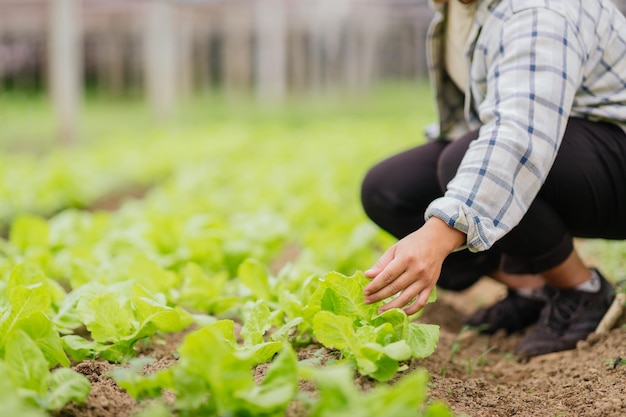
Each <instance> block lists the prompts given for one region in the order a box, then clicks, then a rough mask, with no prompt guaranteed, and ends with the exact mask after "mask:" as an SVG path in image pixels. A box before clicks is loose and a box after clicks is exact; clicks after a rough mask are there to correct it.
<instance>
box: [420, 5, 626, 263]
mask: <svg viewBox="0 0 626 417" xmlns="http://www.w3.org/2000/svg"><path fill="white" fill-rule="evenodd" d="M451 1H457V0H451ZM478 1H479V4H478V8H477V11H476V16H475V21H474V26H473V29H472V32H471V34H470V39H469V40H468V44H467V50H466V59H467V60H468V68H470V74H469V75H470V76H469V81H468V86H467V87H466V93H467V94H465V93H464V92H462V91H460V90H459V89H458V88H457V87H456V86H455V85H454V83H453V82H452V81H451V80H450V78H449V77H448V76H447V74H446V72H445V67H444V64H443V54H442V53H441V47H442V44H443V40H442V38H443V35H444V33H443V30H444V24H443V15H442V14H441V13H439V14H437V16H436V17H435V19H434V21H433V23H432V25H431V29H430V36H429V44H428V51H429V58H430V63H429V65H430V76H431V82H432V83H433V85H434V89H435V91H436V99H437V104H438V111H439V119H440V124H439V131H438V135H437V137H440V138H445V139H451V140H453V139H455V138H458V137H459V136H460V135H461V134H463V133H466V132H467V131H469V130H474V129H478V128H480V131H479V132H480V133H479V137H478V139H476V140H475V141H473V142H472V145H471V146H470V148H469V150H468V151H467V153H466V155H465V157H464V159H463V161H462V163H461V165H460V167H459V170H458V172H457V175H456V177H455V178H454V179H453V180H452V181H451V182H450V183H449V184H448V189H447V192H446V193H445V195H444V196H443V197H442V198H439V199H437V200H435V201H433V202H432V203H431V205H430V206H429V207H428V209H427V210H426V213H425V217H426V218H429V217H431V216H435V217H438V218H440V219H442V220H444V221H445V222H446V223H447V224H449V225H450V226H452V227H454V228H456V229H458V230H461V231H462V232H464V233H466V234H467V247H468V248H469V249H470V250H471V251H482V250H486V249H488V248H490V247H491V246H492V245H493V244H494V242H496V241H497V240H498V239H500V238H501V237H502V236H504V235H505V234H506V233H507V232H509V231H510V230H511V228H513V227H515V225H517V224H518V223H519V221H520V220H521V218H522V217H523V216H524V214H525V213H526V211H527V210H528V207H529V206H530V204H531V203H532V201H533V199H534V198H535V196H536V195H537V193H538V192H539V189H540V188H541V186H542V184H543V183H544V181H545V179H546V176H547V175H548V172H549V171H550V167H551V166H552V163H553V162H554V159H555V157H556V153H557V150H558V148H559V144H560V141H561V139H562V137H563V134H564V129H565V126H566V124H567V120H568V118H569V117H581V118H586V119H590V120H604V121H610V122H613V123H615V124H618V125H619V126H621V127H622V128H623V129H624V130H625V131H626V18H625V17H624V15H622V13H621V12H620V11H619V10H618V9H617V8H616V7H615V5H614V4H613V3H612V2H611V0H478ZM434 7H435V8H436V9H438V11H439V12H442V11H443V7H445V5H443V4H436V5H434Z"/></svg>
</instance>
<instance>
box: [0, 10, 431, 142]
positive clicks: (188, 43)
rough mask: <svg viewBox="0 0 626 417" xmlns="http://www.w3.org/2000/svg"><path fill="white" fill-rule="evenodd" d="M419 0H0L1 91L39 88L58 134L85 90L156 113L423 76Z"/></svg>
mask: <svg viewBox="0 0 626 417" xmlns="http://www.w3.org/2000/svg"><path fill="white" fill-rule="evenodd" d="M431 17H432V12H431V11H430V9H429V7H428V4H427V0H367V1H362V0H315V1H311V0H0V95H2V94H7V93H15V92H18V93H26V94H38V93H44V94H46V95H48V96H49V98H50V99H52V100H53V103H54V108H55V111H56V115H57V116H56V117H57V118H58V120H59V121H60V126H59V128H60V130H61V132H60V133H61V135H62V136H63V137H65V138H67V139H68V140H71V139H72V137H73V136H74V135H75V127H74V125H75V124H76V120H75V119H76V118H77V117H78V116H77V115H78V109H79V107H80V105H81V101H82V99H83V97H84V96H85V95H90V94H92V95H93V94H96V95H99V96H106V97H112V98H121V97H126V98H141V99H144V98H145V100H146V101H147V103H149V105H150V108H151V110H152V112H153V113H154V114H155V115H156V116H158V117H167V116H168V115H170V114H171V113H173V112H174V111H175V109H176V106H177V103H180V102H181V101H184V100H186V99H187V98H189V97H191V96H195V95H212V94H222V95H224V96H226V97H236V98H249V99H254V100H255V101H259V102H261V103H280V102H282V101H284V100H285V99H288V98H289V99H291V98H294V97H306V96H310V95H319V94H324V93H325V92H328V91H332V92H333V93H337V92H342V93H346V94H355V93H356V94H358V93H362V92H364V91H367V90H368V89H370V88H372V87H373V86H375V85H377V84H380V83H383V82H386V81H389V80H394V81H398V80H409V81H413V80H416V79H420V78H423V77H425V76H426V63H425V59H424V41H425V36H426V30H427V26H428V22H429V20H430V18H431Z"/></svg>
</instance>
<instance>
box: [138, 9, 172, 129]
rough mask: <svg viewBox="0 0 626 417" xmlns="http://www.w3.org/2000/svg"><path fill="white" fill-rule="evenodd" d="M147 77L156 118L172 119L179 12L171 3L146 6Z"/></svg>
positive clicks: (145, 43) (145, 58)
mask: <svg viewBox="0 0 626 417" xmlns="http://www.w3.org/2000/svg"><path fill="white" fill-rule="evenodd" d="M146 7H147V10H146V27H145V29H146V31H145V33H144V74H145V81H146V85H145V87H146V95H147V98H148V102H149V103H150V106H151V107H152V111H153V112H154V115H155V116H156V117H157V118H159V119H161V118H167V117H170V116H171V115H172V114H173V113H174V110H175V106H176V98H177V97H176V96H177V94H176V87H177V81H178V76H177V69H178V68H177V65H176V62H177V61H176V59H177V53H176V52H177V51H176V44H177V43H176V30H175V29H176V28H175V26H176V25H175V9H174V6H173V4H172V3H171V1H169V0H152V1H150V2H149V3H147V4H146Z"/></svg>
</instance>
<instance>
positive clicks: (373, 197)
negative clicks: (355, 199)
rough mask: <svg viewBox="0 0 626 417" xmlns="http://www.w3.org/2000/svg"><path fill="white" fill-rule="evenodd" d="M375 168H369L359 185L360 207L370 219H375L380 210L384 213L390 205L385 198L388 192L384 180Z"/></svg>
mask: <svg viewBox="0 0 626 417" xmlns="http://www.w3.org/2000/svg"><path fill="white" fill-rule="evenodd" d="M377 168H378V167H377V166H375V167H373V168H371V169H370V170H369V171H368V172H367V173H366V174H365V177H363V181H362V183H361V205H362V206H363V210H364V211H365V213H366V214H367V215H368V216H369V217H370V218H371V219H375V218H376V217H377V214H378V213H380V211H381V210H385V211H386V210H387V209H388V207H389V205H390V203H389V202H388V201H387V200H388V199H387V198H385V191H386V190H388V184H386V178H385V176H384V175H383V174H382V172H380V170H379V169H377Z"/></svg>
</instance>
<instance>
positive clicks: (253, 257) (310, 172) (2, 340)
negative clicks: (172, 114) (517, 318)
mask: <svg viewBox="0 0 626 417" xmlns="http://www.w3.org/2000/svg"><path fill="white" fill-rule="evenodd" d="M377 129H378V130H377ZM387 131H390V129H389V126H379V127H377V128H373V127H372V125H368V124H365V125H364V126H362V127H359V126H358V125H354V124H353V123H349V124H345V125H343V124H341V123H340V125H339V126H335V129H331V128H329V126H328V125H319V126H313V127H311V126H309V127H308V128H307V129H306V132H298V133H297V134H294V132H295V131H294V130H293V129H290V128H284V127H280V125H265V126H261V127H258V126H257V127H255V128H254V129H253V130H248V129H245V128H241V127H239V126H237V125H220V127H219V128H213V129H206V128H205V129H202V130H201V131H197V132H190V131H189V130H187V131H186V133H187V135H186V137H185V139H184V140H175V139H172V138H171V137H162V138H159V137H156V138H154V140H153V141H151V142H150V146H132V145H130V144H128V143H124V141H119V142H114V143H107V144H106V146H105V145H104V144H103V145H102V146H96V145H92V146H91V147H90V148H89V149H75V150H70V151H59V154H50V155H46V156H45V157H43V156H41V157H38V158H35V159H33V158H32V157H30V159H29V157H26V156H24V157H23V158H14V159H11V160H7V161H6V162H7V163H6V164H5V169H7V172H9V171H10V172H11V175H10V176H8V177H5V178H4V182H3V184H2V187H1V193H0V195H1V196H2V198H1V199H0V200H1V201H3V204H4V206H3V208H2V212H1V213H0V217H2V221H4V222H6V224H7V225H10V233H9V234H8V237H7V238H6V239H2V240H0V274H1V276H2V280H1V281H0V309H1V316H0V358H1V360H0V368H1V369H0V371H2V372H3V374H4V375H8V378H4V379H3V380H2V382H0V384H2V387H3V388H4V389H2V390H0V396H2V399H1V400H0V411H1V414H2V415H11V416H16V417H19V416H31V415H33V416H38V415H45V413H46V412H49V411H52V412H54V410H59V409H60V408H61V407H63V406H64V405H65V404H66V403H68V402H70V401H77V402H79V401H84V400H85V398H86V396H87V395H88V393H89V390H90V384H89V382H88V380H87V379H86V378H85V377H84V376H83V375H81V374H79V373H77V372H74V371H73V370H72V369H71V364H72V363H75V362H79V361H82V360H86V359H102V360H108V361H111V362H115V363H120V364H124V365H125V366H124V367H120V368H119V369H117V370H116V371H115V372H113V373H112V374H111V377H112V378H114V379H115V380H116V381H117V383H118V384H119V385H120V386H122V387H123V388H124V389H125V390H127V392H128V393H129V394H131V395H132V396H134V397H136V398H137V399H138V400H142V399H145V398H148V397H155V398H157V401H156V402H150V404H151V406H150V407H149V409H147V410H146V411H145V412H144V414H145V415H170V414H171V413H175V414H177V415H202V416H210V415H215V416H222V415H249V416H279V415H285V413H286V410H288V409H289V408H290V407H295V406H296V405H297V406H298V407H302V409H303V411H302V415H307V416H322V415H324V416H343V415H346V416H347V415H359V416H369V415H372V416H373V415H380V414H382V413H384V414H385V415H389V416H415V415H427V416H447V415H450V412H449V410H448V409H447V408H446V407H445V406H444V405H442V404H440V403H436V402H435V403H431V402H429V401H427V395H426V390H427V383H428V376H427V375H426V373H425V372H424V371H411V372H408V364H409V363H410V361H411V360H412V359H414V358H424V357H427V356H429V355H430V354H431V353H432V352H433V350H434V349H435V347H436V344H437V339H438V329H437V327H436V326H432V325H428V324H418V323H416V322H414V321H413V320H412V319H413V317H407V316H406V315H405V314H404V313H403V312H402V311H400V310H391V311H388V312H385V313H383V314H378V312H377V308H378V305H371V306H366V305H365V304H363V300H362V289H363V286H364V285H365V283H366V282H367V279H366V278H365V277H364V276H363V274H362V273H361V272H358V271H359V270H360V269H362V268H365V267H367V266H369V264H370V263H371V262H373V260H374V259H375V257H376V251H377V250H379V249H380V248H383V247H385V246H387V245H389V244H390V238H389V237H387V236H385V235H383V234H382V233H381V232H380V231H378V230H377V229H376V228H375V227H374V226H373V225H371V223H370V222H368V221H367V220H366V219H365V218H364V216H363V214H362V213H361V211H360V208H359V204H358V183H359V181H360V178H361V176H362V174H363V170H364V169H365V167H366V166H367V165H368V164H370V163H371V161H372V159H373V156H372V155H373V154H376V156H377V157H380V154H382V153H383V152H389V150H388V149H386V146H385V145H386V144H385V143H384V141H382V142H380V143H379V142H376V141H372V140H370V141H366V142H363V139H364V138H372V137H376V136H377V135H383V134H384V133H383V132H387ZM391 131H393V129H391ZM368 143H369V145H368ZM144 145H145V143H144ZM387 145H388V144H387ZM383 149H384V151H383ZM8 167H10V169H9V168H8ZM7 178H8V179H7ZM11 178H12V179H11ZM157 183H158V185H155V186H153V187H152V188H151V189H150V191H149V192H148V193H147V194H146V195H145V197H144V198H142V199H141V200H133V199H130V200H128V201H126V202H125V203H124V204H123V205H122V206H121V207H120V208H119V209H118V210H116V211H115V212H107V211H90V210H82V209H76V208H74V209H63V207H81V206H88V205H89V204H90V203H92V202H93V201H97V200H98V199H99V198H101V197H102V196H104V195H106V194H109V193H110V192H111V191H114V190H116V189H120V188H123V187H125V186H127V185H128V184H134V185H140V186H145V185H148V184H157ZM20 199H21V200H20ZM9 204H11V205H9ZM50 213H55V214H52V215H50ZM329 271H333V272H329ZM355 271H357V272H355ZM192 326H193V327H192ZM189 329H194V330H193V331H192V332H190V333H189V334H188V335H187V336H186V338H185V340H184V341H183V343H182V345H181V346H180V348H179V350H178V355H179V360H178V361H177V362H176V364H174V365H173V366H171V367H170V368H168V369H166V370H163V371H159V372H156V373H152V374H148V375H145V374H144V373H143V372H142V370H143V369H144V365H145V364H146V362H145V361H146V359H145V358H138V359H137V358H135V359H134V357H135V356H136V352H137V349H136V346H137V343H138V342H139V341H148V342H149V341H150V340H151V339H152V338H153V337H154V336H156V335H158V334H162V333H171V332H180V331H183V330H187V331H189ZM310 343H321V344H322V345H323V346H325V347H326V349H329V350H330V349H332V350H334V351H338V352H340V355H339V357H340V358H339V359H337V360H335V361H331V362H333V363H332V364H331V363H326V364H325V365H324V366H320V364H318V363H316V362H315V361H311V360H299V359H298V353H297V352H298V351H299V350H300V349H301V348H302V347H303V346H306V345H308V344H310ZM129 364H130V366H128V365H129ZM257 366H262V367H264V366H266V367H267V369H266V371H265V373H264V376H263V378H262V379H261V380H260V381H257V380H255V379H254V377H253V375H252V373H251V369H252V368H254V367H257ZM355 374H361V375H365V376H368V377H370V378H372V379H373V380H377V381H380V383H379V384H378V385H376V387H375V388H374V389H372V390H370V391H368V392H367V393H363V392H361V390H360V389H359V388H358V387H357V386H356V385H355V382H354V377H355ZM390 380H393V381H394V383H393V384H387V383H384V382H385V381H390ZM301 381H310V382H312V383H313V384H314V385H315V387H316V394H315V395H305V393H303V392H301V391H300V390H299V389H298V386H299V385H298V384H299V382H301ZM164 390H165V391H169V392H173V393H174V394H175V401H173V402H172V401H169V402H168V401H167V400H166V398H168V397H167V396H164V395H163V392H164Z"/></svg>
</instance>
